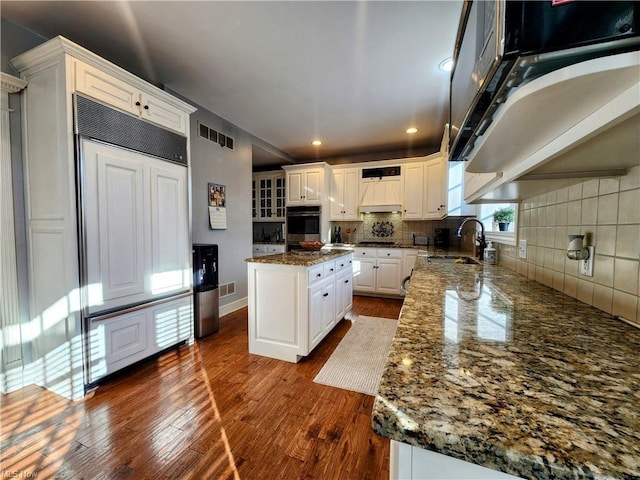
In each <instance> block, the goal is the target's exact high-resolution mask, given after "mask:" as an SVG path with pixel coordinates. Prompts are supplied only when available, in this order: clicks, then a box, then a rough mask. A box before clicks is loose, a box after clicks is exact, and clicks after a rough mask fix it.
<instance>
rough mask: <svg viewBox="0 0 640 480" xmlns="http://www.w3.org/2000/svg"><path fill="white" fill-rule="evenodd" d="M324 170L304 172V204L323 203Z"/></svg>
mask: <svg viewBox="0 0 640 480" xmlns="http://www.w3.org/2000/svg"><path fill="white" fill-rule="evenodd" d="M323 180H324V175H323V172H322V170H320V169H317V170H315V169H314V170H306V171H305V172H304V183H303V192H304V193H303V198H304V203H320V202H321V201H322V194H323V193H324V192H323V191H322V182H323Z"/></svg>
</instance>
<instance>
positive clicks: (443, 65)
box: [438, 58, 453, 72]
mask: <svg viewBox="0 0 640 480" xmlns="http://www.w3.org/2000/svg"><path fill="white" fill-rule="evenodd" d="M438 68H439V69H440V70H442V71H443V72H450V71H451V70H452V69H453V58H445V59H444V60H443V61H441V62H440V65H438Z"/></svg>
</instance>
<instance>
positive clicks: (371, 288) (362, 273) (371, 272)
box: [353, 258, 376, 292]
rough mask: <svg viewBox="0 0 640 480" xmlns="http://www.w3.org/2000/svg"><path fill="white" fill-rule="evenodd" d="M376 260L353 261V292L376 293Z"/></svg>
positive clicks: (360, 259) (355, 259) (361, 259)
mask: <svg viewBox="0 0 640 480" xmlns="http://www.w3.org/2000/svg"><path fill="white" fill-rule="evenodd" d="M375 272H376V259H375V258H354V259H353V290H354V291H356V292H375V291H376V275H375Z"/></svg>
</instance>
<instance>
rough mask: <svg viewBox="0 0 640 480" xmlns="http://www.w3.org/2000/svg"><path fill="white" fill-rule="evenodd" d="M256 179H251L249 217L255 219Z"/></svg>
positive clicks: (256, 215)
mask: <svg viewBox="0 0 640 480" xmlns="http://www.w3.org/2000/svg"><path fill="white" fill-rule="evenodd" d="M257 186H258V179H257V178H256V177H253V178H252V179H251V218H253V219H254V220H256V219H257V218H258V188H257Z"/></svg>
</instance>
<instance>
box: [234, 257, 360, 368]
mask: <svg viewBox="0 0 640 480" xmlns="http://www.w3.org/2000/svg"><path fill="white" fill-rule="evenodd" d="M246 262H247V264H248V275H249V277H248V283H249V300H248V307H249V353H254V354H257V355H263V356H266V357H271V358H276V359H279V360H285V361H288V362H294V363H296V362H298V361H299V360H300V359H301V358H303V357H305V356H306V355H308V354H309V353H310V352H311V351H312V350H313V349H314V348H315V347H316V346H317V345H318V344H319V343H320V341H321V340H322V339H323V338H324V337H325V336H326V335H327V334H328V333H329V332H330V331H331V330H332V329H333V328H334V327H335V326H336V324H337V323H338V321H340V320H341V319H342V318H344V317H345V315H347V314H348V312H349V311H350V310H351V305H352V297H353V260H352V252H351V251H349V250H342V249H323V250H322V251H317V252H305V251H299V252H289V253H282V254H276V255H267V256H264V257H254V258H248V259H246Z"/></svg>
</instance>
